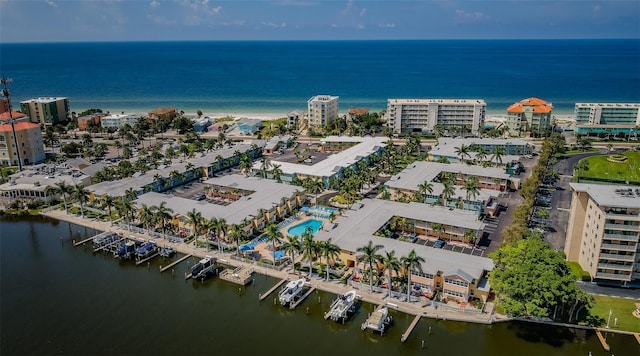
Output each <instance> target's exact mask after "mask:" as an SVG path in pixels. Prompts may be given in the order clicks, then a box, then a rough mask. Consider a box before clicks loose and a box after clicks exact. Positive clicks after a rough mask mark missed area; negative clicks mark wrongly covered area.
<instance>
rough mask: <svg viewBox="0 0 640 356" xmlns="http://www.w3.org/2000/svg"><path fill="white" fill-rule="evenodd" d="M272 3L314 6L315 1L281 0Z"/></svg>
mask: <svg viewBox="0 0 640 356" xmlns="http://www.w3.org/2000/svg"><path fill="white" fill-rule="evenodd" d="M273 5H278V6H315V5H317V3H315V2H313V1H296V0H281V1H276V2H273Z"/></svg>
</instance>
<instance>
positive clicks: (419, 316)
mask: <svg viewBox="0 0 640 356" xmlns="http://www.w3.org/2000/svg"><path fill="white" fill-rule="evenodd" d="M420 318H422V316H421V315H416V317H415V318H414V319H413V321H412V322H411V325H409V327H408V328H407V331H405V332H404V334H402V337H401V338H400V341H401V342H405V341H407V339H408V338H409V336H410V335H411V332H412V331H413V329H414V328H415V327H416V325H418V322H419V321H420Z"/></svg>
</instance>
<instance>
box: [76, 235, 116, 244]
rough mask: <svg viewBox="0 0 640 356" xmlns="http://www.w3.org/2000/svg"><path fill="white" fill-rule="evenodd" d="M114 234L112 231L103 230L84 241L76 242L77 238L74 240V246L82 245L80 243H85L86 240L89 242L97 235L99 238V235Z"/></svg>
mask: <svg viewBox="0 0 640 356" xmlns="http://www.w3.org/2000/svg"><path fill="white" fill-rule="evenodd" d="M112 234H113V232H112V231H105V232H101V233H99V234H97V235H94V236H91V237H89V238H88V239H84V240H82V241H78V242H76V241H75V240H73V246H80V245H82V244H84V243H86V242H89V241H91V240H93V239H95V238H96V237H98V238H99V237H104V236H109V235H112Z"/></svg>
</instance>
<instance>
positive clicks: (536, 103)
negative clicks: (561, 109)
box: [507, 98, 553, 114]
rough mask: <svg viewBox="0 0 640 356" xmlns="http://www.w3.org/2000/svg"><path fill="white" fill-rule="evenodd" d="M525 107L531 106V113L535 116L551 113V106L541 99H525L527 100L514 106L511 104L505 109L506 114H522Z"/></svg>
mask: <svg viewBox="0 0 640 356" xmlns="http://www.w3.org/2000/svg"><path fill="white" fill-rule="evenodd" d="M525 106H532V107H533V112H534V113H535V114H548V113H550V112H551V110H553V105H551V104H549V103H547V102H546V101H544V100H542V99H538V98H527V99H522V100H520V102H517V103H515V104H511V106H509V107H508V108H507V112H509V113H518V114H519V113H522V112H524V107H525Z"/></svg>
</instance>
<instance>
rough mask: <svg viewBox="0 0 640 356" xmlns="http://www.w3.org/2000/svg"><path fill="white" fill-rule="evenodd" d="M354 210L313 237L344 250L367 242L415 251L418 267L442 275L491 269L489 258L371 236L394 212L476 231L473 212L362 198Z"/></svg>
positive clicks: (476, 274) (478, 274)
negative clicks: (420, 262)
mask: <svg viewBox="0 0 640 356" xmlns="http://www.w3.org/2000/svg"><path fill="white" fill-rule="evenodd" d="M360 203H361V204H362V207H361V208H360V209H358V210H355V211H354V210H345V211H343V214H344V215H341V216H338V218H337V219H336V220H335V221H334V223H335V224H336V227H335V228H334V229H332V230H330V231H324V230H322V229H321V230H319V231H318V232H317V233H316V235H315V238H316V240H322V241H326V240H327V239H329V238H331V241H332V242H333V243H335V244H337V245H338V246H340V248H342V249H344V250H347V251H354V252H355V251H356V250H357V249H358V248H359V247H362V246H364V245H366V244H367V243H368V242H369V241H373V242H374V244H381V245H383V246H384V248H383V249H384V250H385V251H391V250H395V252H396V256H406V255H408V254H409V252H410V251H411V250H415V251H416V253H418V254H419V255H420V256H422V257H423V258H424V259H425V262H423V263H422V268H423V270H424V271H425V272H434V271H444V272H445V275H449V274H455V273H456V272H457V271H458V269H461V270H463V271H464V272H466V273H468V274H470V275H471V276H473V277H474V278H480V277H481V276H482V273H483V271H485V270H486V271H490V270H492V269H493V261H492V260H491V259H489V258H485V257H478V256H473V255H468V254H464V253H459V252H452V251H447V250H443V249H437V248H433V247H427V246H424V245H419V244H414V243H409V242H405V241H400V240H395V239H389V238H383V237H379V236H376V235H374V233H375V232H376V231H377V230H378V229H380V228H381V227H382V225H383V224H384V223H385V222H387V221H388V220H389V219H391V218H392V217H393V216H394V215H395V216H401V217H405V218H410V219H416V220H421V221H428V222H433V223H440V224H445V225H450V226H457V227H464V228H468V229H473V230H480V229H482V228H483V227H484V224H483V223H482V222H480V221H478V217H477V216H476V215H475V213H473V212H470V211H464V210H453V211H452V210H449V209H448V208H443V207H439V206H436V207H431V206H429V205H426V204H420V203H409V204H405V203H398V202H392V201H386V200H378V199H364V200H362V201H361V202H360Z"/></svg>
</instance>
